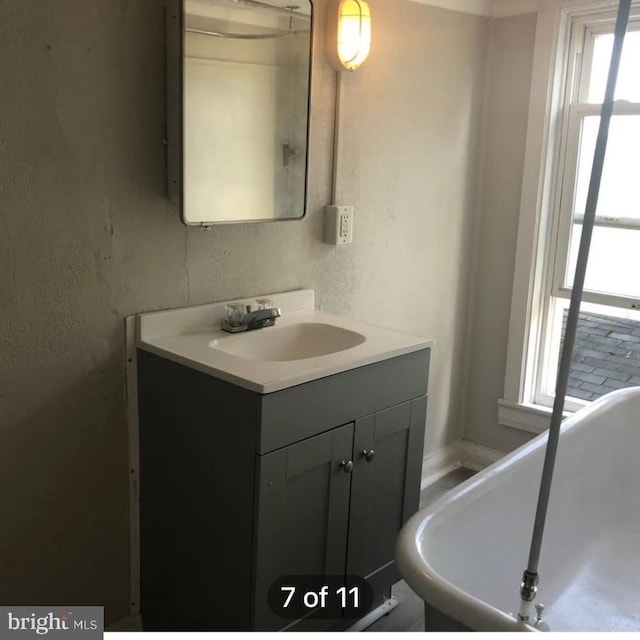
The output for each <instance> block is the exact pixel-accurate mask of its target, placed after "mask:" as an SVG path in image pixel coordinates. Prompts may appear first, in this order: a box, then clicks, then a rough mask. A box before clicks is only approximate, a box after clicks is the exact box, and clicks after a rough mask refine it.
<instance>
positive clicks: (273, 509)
mask: <svg viewBox="0 0 640 640" xmlns="http://www.w3.org/2000/svg"><path fill="white" fill-rule="evenodd" d="M271 297H272V298H273V300H274V302H275V303H276V304H277V305H278V306H279V307H280V308H281V309H282V315H283V317H282V318H281V319H279V321H278V323H277V324H276V326H275V327H269V328H265V329H259V330H257V331H253V332H249V333H246V334H240V335H229V334H227V335H225V334H223V332H221V331H220V330H219V326H220V320H221V318H222V317H223V308H224V304H214V305H205V306H203V307H194V308H191V309H181V310H175V311H168V312H159V313H154V314H145V315H143V316H140V317H139V318H138V339H137V340H138V342H137V344H138V355H137V359H138V400H139V423H140V470H141V496H140V498H141V503H140V507H141V590H142V617H143V624H144V628H145V629H146V630H280V629H285V628H291V629H294V630H305V629H336V630H337V629H344V628H347V627H349V626H350V625H351V624H353V622H354V620H346V619H333V620H321V619H314V618H313V616H310V617H308V618H306V619H302V620H298V621H294V620H290V619H286V618H282V617H280V616H279V615H277V614H276V613H275V612H274V611H273V610H272V609H271V608H270V607H269V604H268V601H267V594H268V591H269V587H270V586H271V585H272V583H273V582H274V581H275V580H276V579H278V578H280V577H282V576H292V575H293V576H300V575H316V576H318V575H322V576H344V575H355V576H360V577H363V578H366V579H367V581H368V583H369V584H370V586H371V588H372V589H373V592H374V603H373V607H377V606H378V605H380V604H381V603H382V601H383V600H384V598H388V597H389V596H390V590H391V585H392V584H393V583H394V582H396V580H397V579H398V577H397V573H396V569H395V565H394V562H393V558H394V549H395V541H396V537H397V534H398V531H399V530H400V528H401V526H402V524H403V523H404V522H405V521H406V520H407V519H408V517H409V516H411V515H412V514H413V513H414V512H415V511H416V510H417V509H418V500H419V492H420V474H421V465H422V455H423V453H422V451H423V440H424V428H425V419H426V408H427V396H426V393H427V384H428V371H429V357H430V350H431V347H432V346H433V345H432V342H431V341H429V340H425V339H423V338H419V337H416V336H410V335H408V334H404V333H401V332H397V331H390V330H387V329H381V328H379V327H373V326H370V325H366V324H362V323H356V322H353V321H350V320H348V319H345V318H340V317H337V316H332V315H329V314H324V313H321V312H318V311H315V310H314V299H313V292H312V291H296V292H291V293H287V294H280V295H273V296H271ZM351 334H352V335H351ZM243 338H244V341H243ZM348 345H353V346H348ZM318 353H320V354H319V355H318Z"/></svg>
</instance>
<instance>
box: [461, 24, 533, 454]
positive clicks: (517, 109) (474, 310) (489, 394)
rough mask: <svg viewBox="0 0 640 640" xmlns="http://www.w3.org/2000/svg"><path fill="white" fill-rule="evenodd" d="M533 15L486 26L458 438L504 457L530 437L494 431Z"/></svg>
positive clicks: (504, 349)
mask: <svg viewBox="0 0 640 640" xmlns="http://www.w3.org/2000/svg"><path fill="white" fill-rule="evenodd" d="M535 32H536V14H524V15H520V16H514V17H509V18H500V19H495V20H492V21H491V26H490V31H489V47H488V55H487V78H486V92H485V96H486V99H485V107H484V113H485V118H484V119H485V123H484V134H483V152H482V160H481V163H480V167H481V169H480V185H481V188H480V198H479V216H478V220H477V225H476V230H475V235H476V240H475V251H476V256H475V259H474V267H473V269H472V272H473V274H474V281H473V284H472V290H473V297H472V300H471V308H470V314H471V321H472V325H471V331H470V337H469V340H468V345H469V346H468V351H467V355H468V358H469V360H468V362H469V367H468V378H467V387H466V394H465V397H466V405H465V419H464V423H465V432H464V434H465V438H466V439H468V440H472V441H473V442H478V443H480V444H483V445H486V446H489V447H495V448H496V449H502V450H503V451H510V450H511V449H514V448H516V447H517V446H519V445H520V444H522V443H523V442H526V441H527V440H528V439H529V438H530V437H531V434H528V433H525V432H523V431H517V430H515V429H512V428H510V427H503V426H501V425H499V424H498V398H501V397H502V395H503V390H504V375H505V364H506V357H507V337H508V332H509V313H510V309H511V287H512V284H513V270H514V264H515V253H516V235H517V231H518V216H519V210H520V191H521V186H522V169H523V161H524V149H525V141H526V130H527V117H528V110H529V91H530V88H531V70H532V63H533V48H534V41H535Z"/></svg>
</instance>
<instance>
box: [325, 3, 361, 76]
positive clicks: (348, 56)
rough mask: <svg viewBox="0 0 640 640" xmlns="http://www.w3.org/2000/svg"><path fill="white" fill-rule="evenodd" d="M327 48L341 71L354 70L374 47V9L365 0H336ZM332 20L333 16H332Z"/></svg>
mask: <svg viewBox="0 0 640 640" xmlns="http://www.w3.org/2000/svg"><path fill="white" fill-rule="evenodd" d="M333 18H334V19H333V21H332V22H331V21H330V22H329V25H331V26H330V27H329V29H328V34H329V40H328V51H329V54H330V56H331V58H332V59H333V60H332V61H333V64H334V66H335V67H336V69H338V71H342V70H343V68H344V69H347V70H348V71H355V70H356V69H358V68H359V67H360V65H361V64H362V63H363V62H364V61H365V60H366V59H367V56H368V55H369V51H370V50H371V9H370V8H369V4H368V3H367V2H365V0H334V4H333ZM329 19H330V20H331V17H330V18H329Z"/></svg>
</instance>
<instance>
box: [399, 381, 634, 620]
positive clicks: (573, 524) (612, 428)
mask: <svg viewBox="0 0 640 640" xmlns="http://www.w3.org/2000/svg"><path fill="white" fill-rule="evenodd" d="M546 439H547V434H546V433H545V434H542V435H540V436H538V437H537V438H535V439H534V440H532V441H531V442H529V443H527V444H526V445H524V446H522V447H520V448H519V449H517V450H516V451H514V452H513V453H511V454H509V455H508V456H506V457H505V458H503V459H502V460H500V461H499V462H497V463H496V464H494V465H492V466H490V467H488V468H487V469H485V470H483V471H482V472H480V473H478V474H477V475H476V476H474V477H473V478H471V479H470V480H468V481H467V482H465V483H464V484H461V485H460V486H459V487H458V488H456V489H455V490H454V491H452V492H451V493H449V494H447V495H446V496H444V497H443V498H442V499H441V500H439V501H438V502H436V503H434V504H433V505H432V506H430V507H428V508H426V509H424V510H422V511H420V512H418V513H417V514H415V515H414V516H413V517H412V518H411V519H410V520H409V521H408V522H407V524H406V525H405V526H404V528H403V529H402V532H401V533H400V537H399V539H398V546H397V553H396V560H397V564H398V568H399V570H400V573H401V574H402V576H403V577H404V579H405V580H406V581H407V583H408V584H409V586H410V587H411V588H412V589H413V590H414V591H415V592H416V593H417V594H418V595H420V596H421V597H422V598H423V600H424V601H425V603H426V606H425V611H426V627H427V630H436V631H437V630H456V629H457V630H463V629H471V630H477V631H498V630H505V631H516V630H519V629H520V630H533V629H532V628H531V627H528V626H527V625H523V624H521V623H519V622H516V620H515V619H514V617H513V616H512V615H511V614H510V612H515V611H517V610H518V606H519V602H520V597H519V585H520V579H521V576H522V571H523V570H524V569H525V567H526V563H527V557H528V553H529V544H530V541H531V530H532V527H533V517H534V512H535V507H536V500H537V495H538V486H539V482H540V473H541V470H542V460H543V456H544V449H545V444H546ZM639 471H640V388H633V389H623V390H621V391H616V392H613V393H611V394H608V395H607V396H605V397H603V398H601V399H600V400H598V401H597V402H594V403H593V404H592V405H591V406H590V407H588V408H586V409H583V410H582V411H580V412H578V413H576V414H575V415H574V416H572V417H571V418H568V419H567V420H565V422H564V424H563V426H562V433H561V436H560V444H559V448H558V457H557V463H556V468H555V473H554V477H553V488H552V490H551V499H550V505H549V513H548V517H547V526H546V531H545V536H544V541H543V545H542V556H541V559H540V566H539V574H540V585H539V589H538V596H537V598H536V603H543V604H545V606H546V609H545V612H544V616H543V617H544V619H545V621H546V622H547V623H548V624H549V626H550V628H551V630H552V631H631V630H635V631H639V630H640V477H639Z"/></svg>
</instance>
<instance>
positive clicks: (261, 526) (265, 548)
mask: <svg viewBox="0 0 640 640" xmlns="http://www.w3.org/2000/svg"><path fill="white" fill-rule="evenodd" d="M352 447H353V424H348V425H345V426H343V427H338V428H337V429H333V430H331V431H329V432H327V433H323V434H321V435H318V436H315V437H313V438H308V439H307V440H303V441H302V442H298V443H296V444H293V445H290V446H288V447H285V448H284V449H279V450H278V451H274V452H273V453H269V454H267V455H264V456H258V458H257V460H258V473H257V478H258V503H257V504H258V511H257V518H258V521H257V529H256V530H257V534H256V535H257V540H256V554H255V556H254V557H255V572H256V573H255V588H256V591H255V594H254V628H255V629H257V630H277V629H282V628H284V627H285V626H287V625H288V624H290V623H291V622H292V621H291V620H285V619H283V618H280V617H279V616H277V615H276V614H275V613H273V612H272V611H271V609H270V608H269V604H268V601H267V594H268V591H269V587H270V586H271V584H272V583H273V582H274V581H275V580H276V579H277V578H280V577H282V576H286V575H343V574H344V570H345V563H346V559H345V553H346V547H345V540H346V537H347V526H348V517H349V493H350V489H351V474H349V473H345V470H344V468H343V467H341V463H342V462H343V461H344V462H348V461H350V460H351V454H352Z"/></svg>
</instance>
